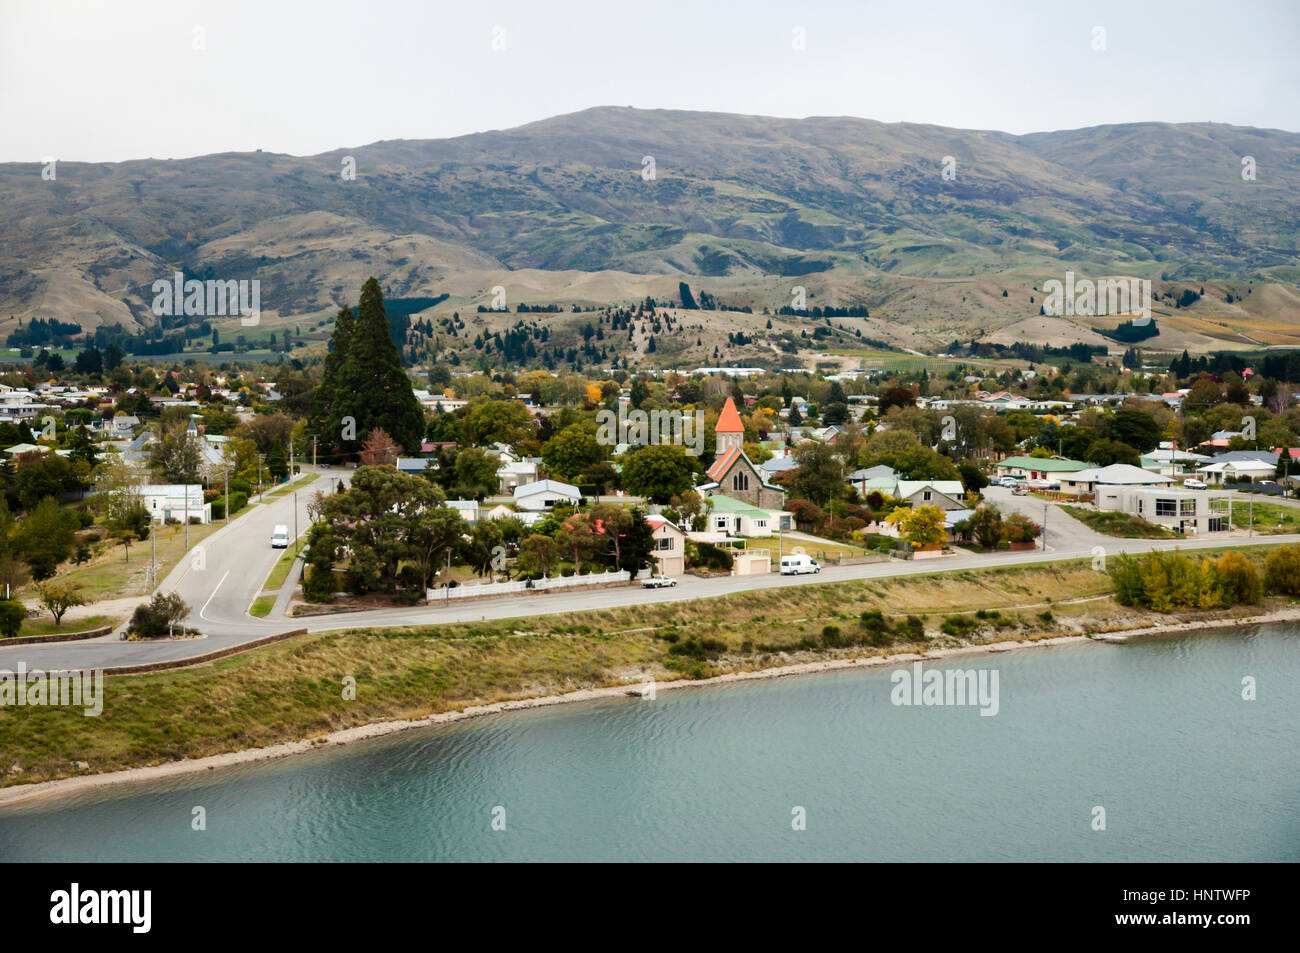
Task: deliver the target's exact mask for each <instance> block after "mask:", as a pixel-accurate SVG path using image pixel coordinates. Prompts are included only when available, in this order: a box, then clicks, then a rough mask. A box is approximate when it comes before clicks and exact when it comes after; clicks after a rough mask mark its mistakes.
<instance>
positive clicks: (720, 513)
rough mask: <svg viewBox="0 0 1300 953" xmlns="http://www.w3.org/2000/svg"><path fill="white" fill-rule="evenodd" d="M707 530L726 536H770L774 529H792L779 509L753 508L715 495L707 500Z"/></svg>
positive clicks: (790, 520) (787, 515) (791, 521)
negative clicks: (709, 505)
mask: <svg viewBox="0 0 1300 953" xmlns="http://www.w3.org/2000/svg"><path fill="white" fill-rule="evenodd" d="M709 502H710V503H711V504H712V508H711V509H710V510H709V517H708V523H707V525H708V528H709V530H711V531H712V532H714V533H722V534H724V535H727V536H758V537H762V536H771V535H772V534H773V532H775V531H778V530H792V529H794V517H793V516H792V515H791V514H790V513H785V512H781V511H779V510H777V511H773V510H767V509H762V508H761V507H757V506H753V505H751V504H749V503H747V502H745V501H744V500H738V499H736V498H734V497H730V496H725V495H723V494H721V493H715V494H714V495H713V496H710V497H709Z"/></svg>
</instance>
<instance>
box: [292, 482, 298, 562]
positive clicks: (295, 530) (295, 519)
mask: <svg viewBox="0 0 1300 953" xmlns="http://www.w3.org/2000/svg"><path fill="white" fill-rule="evenodd" d="M293 554H294V555H295V556H297V555H298V491H297V490H294V491H293Z"/></svg>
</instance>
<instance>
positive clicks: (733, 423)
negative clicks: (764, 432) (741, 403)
mask: <svg viewBox="0 0 1300 953" xmlns="http://www.w3.org/2000/svg"><path fill="white" fill-rule="evenodd" d="M716 433H717V441H718V442H717V456H718V457H719V458H721V457H722V455H723V454H724V453H726V452H727V451H728V450H730V449H731V448H732V447H735V448H736V449H737V450H740V451H741V452H744V449H745V425H744V424H742V423H741V422H740V414H739V412H737V410H736V402H735V401H734V400H732V399H731V398H730V397H728V398H727V402H726V404H724V405H723V407H722V414H721V416H719V417H718V427H717V431H716Z"/></svg>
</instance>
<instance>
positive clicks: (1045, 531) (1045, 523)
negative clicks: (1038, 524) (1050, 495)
mask: <svg viewBox="0 0 1300 953" xmlns="http://www.w3.org/2000/svg"><path fill="white" fill-rule="evenodd" d="M1050 507H1051V504H1050V503H1046V502H1044V503H1043V552H1047V511H1048V509H1049V508H1050Z"/></svg>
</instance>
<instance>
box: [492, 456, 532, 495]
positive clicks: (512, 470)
mask: <svg viewBox="0 0 1300 953" xmlns="http://www.w3.org/2000/svg"><path fill="white" fill-rule="evenodd" d="M497 479H498V480H500V481H501V489H500V492H502V493H513V492H514V491H515V487H517V486H523V485H524V484H525V483H535V482H536V481H537V464H536V463H535V462H533V461H532V460H512V461H510V462H509V463H503V464H501V467H500V469H498V470H497Z"/></svg>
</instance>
